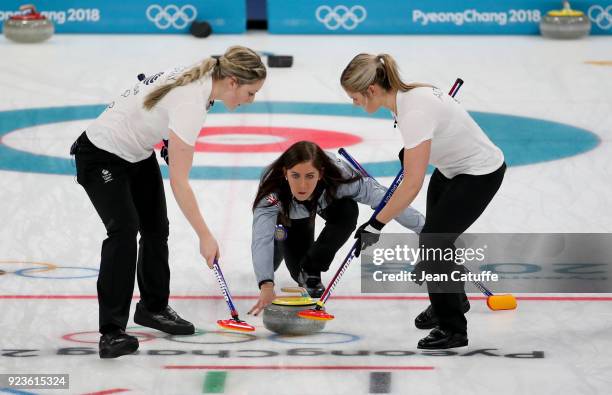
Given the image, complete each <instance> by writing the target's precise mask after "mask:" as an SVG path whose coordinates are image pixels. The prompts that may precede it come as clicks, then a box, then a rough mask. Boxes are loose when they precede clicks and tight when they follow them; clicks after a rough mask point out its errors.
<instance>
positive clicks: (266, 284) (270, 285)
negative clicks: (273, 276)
mask: <svg viewBox="0 0 612 395" xmlns="http://www.w3.org/2000/svg"><path fill="white" fill-rule="evenodd" d="M259 289H260V290H262V291H263V290H264V289H274V281H272V280H262V281H260V282H259Z"/></svg>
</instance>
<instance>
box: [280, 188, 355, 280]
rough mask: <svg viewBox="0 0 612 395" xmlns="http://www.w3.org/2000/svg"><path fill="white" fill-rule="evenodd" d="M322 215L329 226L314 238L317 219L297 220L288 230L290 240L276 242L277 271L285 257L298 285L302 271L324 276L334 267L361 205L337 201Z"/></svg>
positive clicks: (348, 200)
mask: <svg viewBox="0 0 612 395" xmlns="http://www.w3.org/2000/svg"><path fill="white" fill-rule="evenodd" d="M320 216H321V217H322V218H323V219H325V227H324V228H323V230H321V233H320V234H319V237H317V240H316V241H315V239H314V233H315V222H314V218H304V219H297V220H296V219H293V220H291V225H290V226H288V227H287V238H286V239H285V240H284V241H275V242H274V270H275V271H276V269H278V267H279V266H280V263H281V261H282V260H283V258H284V259H285V264H286V265H287V269H289V274H291V277H292V278H293V279H294V280H295V281H296V282H297V281H298V275H299V273H300V270H301V269H303V270H304V272H306V273H307V274H310V275H318V276H320V275H321V272H326V271H327V270H328V269H329V266H330V265H331V263H332V261H333V259H334V256H335V255H336V252H338V250H339V249H340V248H341V247H342V246H343V245H344V243H346V241H347V240H348V238H349V237H350V236H351V234H352V233H353V231H354V230H355V228H356V227H357V218H358V217H359V208H358V207H357V203H356V202H355V201H354V200H352V199H349V198H342V199H337V200H334V201H333V202H332V203H331V204H330V205H329V206H327V207H326V208H325V209H324V210H323V211H322V212H321V213H320Z"/></svg>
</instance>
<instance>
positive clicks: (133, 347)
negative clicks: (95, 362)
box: [98, 342, 139, 359]
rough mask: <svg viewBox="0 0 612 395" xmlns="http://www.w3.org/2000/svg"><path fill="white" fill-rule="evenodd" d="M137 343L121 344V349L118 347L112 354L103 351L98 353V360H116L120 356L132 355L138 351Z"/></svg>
mask: <svg viewBox="0 0 612 395" xmlns="http://www.w3.org/2000/svg"><path fill="white" fill-rule="evenodd" d="M138 346H139V345H138V342H136V343H134V342H131V343H126V344H123V345H122V346H121V347H119V348H118V349H117V350H115V351H114V352H103V351H99V352H98V354H99V355H100V358H102V359H110V358H118V357H120V356H122V355H128V354H133V353H135V352H136V351H137V350H138Z"/></svg>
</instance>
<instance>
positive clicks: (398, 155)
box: [397, 148, 404, 167]
mask: <svg viewBox="0 0 612 395" xmlns="http://www.w3.org/2000/svg"><path fill="white" fill-rule="evenodd" d="M397 158H398V159H399V161H400V166H402V167H404V148H402V149H401V150H400V151H399V152H398V153H397Z"/></svg>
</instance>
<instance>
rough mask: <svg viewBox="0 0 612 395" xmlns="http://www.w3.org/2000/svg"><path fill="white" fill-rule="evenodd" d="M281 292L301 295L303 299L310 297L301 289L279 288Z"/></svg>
mask: <svg viewBox="0 0 612 395" xmlns="http://www.w3.org/2000/svg"><path fill="white" fill-rule="evenodd" d="M281 291H283V292H289V293H299V294H301V295H302V296H303V297H309V296H310V295H309V294H308V291H306V290H305V289H304V288H302V287H283V288H281Z"/></svg>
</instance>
